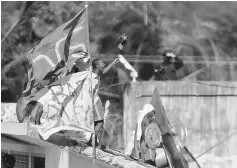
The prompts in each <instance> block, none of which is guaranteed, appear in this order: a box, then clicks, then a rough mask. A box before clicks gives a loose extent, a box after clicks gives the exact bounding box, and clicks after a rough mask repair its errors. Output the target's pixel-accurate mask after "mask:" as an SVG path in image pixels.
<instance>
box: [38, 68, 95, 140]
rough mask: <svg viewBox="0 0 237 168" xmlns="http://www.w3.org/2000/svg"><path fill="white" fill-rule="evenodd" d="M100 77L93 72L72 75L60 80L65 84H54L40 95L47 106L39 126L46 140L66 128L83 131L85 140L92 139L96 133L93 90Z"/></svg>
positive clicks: (40, 100) (41, 101)
mask: <svg viewBox="0 0 237 168" xmlns="http://www.w3.org/2000/svg"><path fill="white" fill-rule="evenodd" d="M96 76H97V75H96V74H92V77H91V73H90V71H83V72H78V73H74V74H71V75H68V76H66V77H63V78H62V79H60V83H61V85H56V86H52V87H50V88H49V89H48V90H47V91H45V92H44V94H43V95H41V97H39V99H38V100H37V101H38V102H39V103H41V104H42V105H43V114H42V117H41V121H42V122H41V125H39V126H36V128H37V130H38V132H39V134H40V135H41V136H42V138H43V139H44V140H47V139H48V138H49V137H50V136H51V135H52V134H54V133H57V132H59V131H62V130H63V131H75V132H80V133H81V134H80V135H81V138H82V139H84V140H85V139H86V140H89V138H90V137H91V134H92V133H94V119H93V111H92V110H93V108H92V103H91V102H92V94H91V93H92V92H93V90H94V89H96V86H97V84H98V83H99V80H98V79H96ZM91 78H92V80H91ZM91 82H92V83H91ZM91 86H92V89H93V90H91ZM39 92H40V91H39ZM39 92H38V93H39ZM70 95H72V96H71V98H70V99H69V100H68V101H67V103H65V100H66V99H67V98H68V97H69V96H70Z"/></svg>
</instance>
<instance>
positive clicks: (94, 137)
mask: <svg viewBox="0 0 237 168" xmlns="http://www.w3.org/2000/svg"><path fill="white" fill-rule="evenodd" d="M85 8H86V18H87V37H88V39H87V53H88V54H89V51H90V50H89V49H90V48H89V45H90V37H89V19H88V2H87V1H86V4H85ZM89 71H90V90H91V110H92V113H93V122H94V123H93V125H94V131H93V132H94V135H93V134H92V137H91V138H92V148H93V158H92V162H93V163H92V167H93V168H94V167H95V159H96V148H95V144H96V136H95V114H94V112H93V105H94V95H93V88H92V82H93V80H92V60H91V59H90V70H89Z"/></svg>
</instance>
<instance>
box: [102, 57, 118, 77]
mask: <svg viewBox="0 0 237 168" xmlns="http://www.w3.org/2000/svg"><path fill="white" fill-rule="evenodd" d="M117 62H118V58H116V59H115V60H114V61H113V62H111V63H110V64H109V65H108V66H107V67H105V68H104V69H103V70H102V71H101V72H102V73H103V74H106V73H107V72H108V71H109V70H110V68H111V67H112V66H113V65H115V64H116V63H117Z"/></svg>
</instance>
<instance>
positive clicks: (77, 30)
mask: <svg viewBox="0 0 237 168" xmlns="http://www.w3.org/2000/svg"><path fill="white" fill-rule="evenodd" d="M87 22H88V19H87V15H86V7H85V8H84V9H82V10H81V11H80V12H79V13H78V14H77V15H76V16H75V17H74V18H73V19H71V20H69V21H68V22H66V23H64V24H63V25H61V26H60V27H58V28H57V29H56V30H54V31H53V32H52V33H50V34H49V35H48V36H46V37H45V38H43V39H42V40H41V42H40V44H39V45H38V46H36V47H35V48H34V49H33V50H31V53H30V54H29V62H30V65H31V67H30V69H29V72H28V80H29V81H28V84H27V88H26V90H25V91H24V93H25V94H26V93H27V92H28V93H27V94H26V95H31V94H32V93H34V91H32V89H33V90H35V88H36V87H37V85H38V84H39V83H40V82H41V81H43V80H44V79H51V78H52V77H60V76H65V74H66V72H68V71H70V70H71V69H72V66H73V64H75V61H76V60H77V59H80V58H85V57H89V55H88V54H87V52H88V43H89V36H88V32H87V31H88V24H87Z"/></svg>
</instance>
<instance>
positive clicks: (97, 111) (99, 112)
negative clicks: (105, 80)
mask: <svg viewBox="0 0 237 168" xmlns="http://www.w3.org/2000/svg"><path fill="white" fill-rule="evenodd" d="M93 112H94V121H101V120H104V107H103V105H102V102H101V100H100V98H97V99H95V102H94V108H93Z"/></svg>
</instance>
